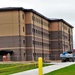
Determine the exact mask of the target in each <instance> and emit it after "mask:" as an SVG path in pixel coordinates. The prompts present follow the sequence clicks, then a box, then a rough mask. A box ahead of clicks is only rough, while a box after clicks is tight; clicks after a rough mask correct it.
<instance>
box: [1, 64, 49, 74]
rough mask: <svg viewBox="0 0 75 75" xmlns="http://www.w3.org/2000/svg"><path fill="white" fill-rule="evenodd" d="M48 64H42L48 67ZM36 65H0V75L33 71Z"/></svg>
mask: <svg viewBox="0 0 75 75" xmlns="http://www.w3.org/2000/svg"><path fill="white" fill-rule="evenodd" d="M49 65H50V64H43V66H49ZM37 67H38V64H0V75H9V74H13V73H17V72H22V71H26V70H31V69H35V68H37Z"/></svg>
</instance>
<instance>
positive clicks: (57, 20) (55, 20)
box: [51, 19, 74, 28]
mask: <svg viewBox="0 0 75 75" xmlns="http://www.w3.org/2000/svg"><path fill="white" fill-rule="evenodd" d="M59 21H62V22H63V23H65V24H67V25H68V26H70V27H71V28H74V27H73V26H72V25H71V24H69V23H68V22H66V21H65V20H63V19H54V20H51V22H59Z"/></svg>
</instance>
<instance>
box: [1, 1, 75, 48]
mask: <svg viewBox="0 0 75 75" xmlns="http://www.w3.org/2000/svg"><path fill="white" fill-rule="evenodd" d="M2 7H23V8H26V9H34V10H36V11H38V12H39V13H41V14H43V15H44V16H46V17H48V18H58V19H64V20H65V21H67V22H68V23H69V24H71V25H72V26H74V27H75V0H1V1H0V8H2ZM74 37H75V28H74V29H73V41H74V42H75V38H74ZM74 48H75V44H74Z"/></svg>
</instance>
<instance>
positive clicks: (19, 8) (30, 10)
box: [0, 7, 74, 28]
mask: <svg viewBox="0 0 75 75" xmlns="http://www.w3.org/2000/svg"><path fill="white" fill-rule="evenodd" d="M14 10H18V11H20V10H22V11H26V12H33V13H35V14H37V15H38V16H40V17H42V18H44V19H46V20H48V21H50V22H55V21H62V22H64V23H66V24H67V25H68V26H70V27H72V28H74V27H73V26H72V25H70V24H69V23H68V22H66V21H65V20H63V19H54V20H51V19H49V18H47V17H45V16H44V15H42V14H40V13H39V12H37V11H35V10H33V9H24V8H23V7H6V8H0V11H14Z"/></svg>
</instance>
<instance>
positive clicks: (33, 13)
mask: <svg viewBox="0 0 75 75" xmlns="http://www.w3.org/2000/svg"><path fill="white" fill-rule="evenodd" d="M33 31H34V32H33V37H34V60H36V56H35V29H34V13H33Z"/></svg>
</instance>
